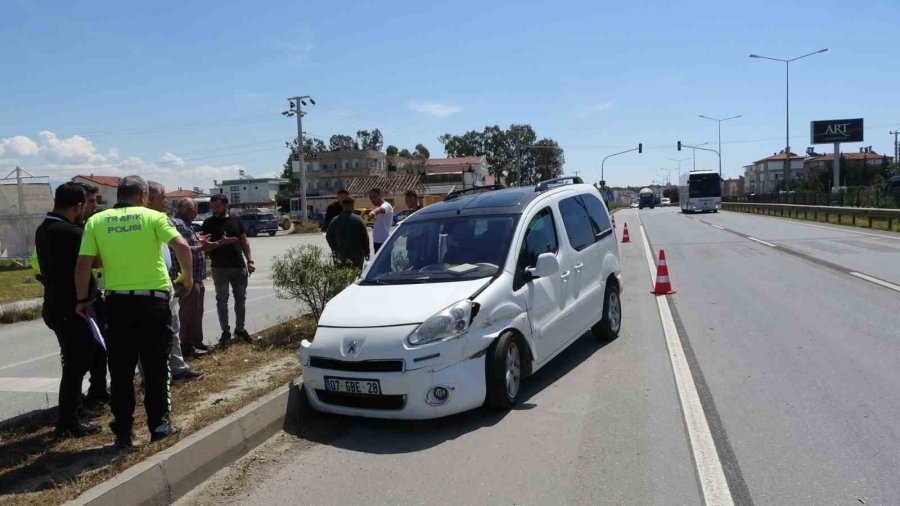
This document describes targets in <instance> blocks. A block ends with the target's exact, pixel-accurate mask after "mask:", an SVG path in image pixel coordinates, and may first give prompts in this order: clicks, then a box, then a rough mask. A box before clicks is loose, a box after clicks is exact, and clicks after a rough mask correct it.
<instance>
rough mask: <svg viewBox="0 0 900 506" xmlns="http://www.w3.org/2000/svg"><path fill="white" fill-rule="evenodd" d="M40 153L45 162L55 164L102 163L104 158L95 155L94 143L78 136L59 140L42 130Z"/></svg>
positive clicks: (54, 135)
mask: <svg viewBox="0 0 900 506" xmlns="http://www.w3.org/2000/svg"><path fill="white" fill-rule="evenodd" d="M39 135H40V137H41V144H40V153H41V156H43V157H44V158H46V159H47V160H53V161H57V162H104V161H106V157H105V156H103V155H99V154H97V150H96V148H95V147H94V143H93V142H91V141H89V140H87V139H86V138H84V137H82V136H80V135H73V136H72V137H69V138H68V139H60V138H59V137H57V136H56V134H55V133H53V132H50V131H48V130H43V131H41V133H40V134H39Z"/></svg>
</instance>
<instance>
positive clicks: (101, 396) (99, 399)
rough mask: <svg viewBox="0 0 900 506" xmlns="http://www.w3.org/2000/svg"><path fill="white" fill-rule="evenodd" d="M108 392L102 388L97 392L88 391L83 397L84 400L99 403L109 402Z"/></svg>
mask: <svg viewBox="0 0 900 506" xmlns="http://www.w3.org/2000/svg"><path fill="white" fill-rule="evenodd" d="M109 398H110V397H109V392H108V391H106V390H104V391H102V392H99V393H93V392H90V391H88V394H87V395H86V396H85V397H84V400H85V401H91V402H95V403H99V404H109Z"/></svg>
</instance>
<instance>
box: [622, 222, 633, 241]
mask: <svg viewBox="0 0 900 506" xmlns="http://www.w3.org/2000/svg"><path fill="white" fill-rule="evenodd" d="M622 242H631V238H629V237H628V223H625V228H624V229H622Z"/></svg>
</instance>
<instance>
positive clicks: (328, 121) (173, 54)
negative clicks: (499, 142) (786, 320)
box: [0, 0, 900, 189]
mask: <svg viewBox="0 0 900 506" xmlns="http://www.w3.org/2000/svg"><path fill="white" fill-rule="evenodd" d="M0 11H2V15H0V48H2V50H0V69H3V72H2V74H0V172H2V173H0V176H3V175H5V174H6V173H7V172H9V171H10V170H12V169H14V168H15V167H16V166H17V165H19V166H21V167H22V168H24V169H26V170H28V171H29V172H30V173H32V174H34V175H40V176H49V178H50V180H51V181H65V180H68V179H69V178H71V177H72V176H74V175H76V174H91V173H93V174H97V175H126V174H133V173H137V174H140V175H143V176H145V177H147V178H149V179H155V180H158V181H161V182H163V183H164V184H166V185H167V187H168V188H169V189H174V188H176V187H185V188H190V187H194V186H199V187H201V188H203V189H208V188H210V187H212V186H213V180H221V179H224V178H235V177H237V175H238V171H239V170H244V171H245V172H246V173H247V174H250V175H254V176H257V177H265V176H275V175H277V174H279V173H280V171H281V166H282V163H283V162H284V160H285V157H286V155H287V150H286V148H285V146H284V142H285V141H287V140H290V139H291V138H293V137H294V136H296V122H295V121H294V120H292V119H286V118H284V117H283V116H282V115H281V114H280V113H281V112H282V111H283V110H284V109H285V108H286V107H287V100H286V98H287V97H290V96H296V95H310V96H312V97H313V98H314V99H315V100H316V103H317V105H315V106H310V107H309V108H308V114H307V115H306V116H305V117H304V124H303V126H304V130H305V132H306V135H311V136H313V137H318V138H322V139H323V140H325V141H326V143H327V140H328V137H330V136H331V135H332V134H335V133H346V134H350V135H353V134H354V133H355V132H356V131H357V130H360V129H369V130H371V129H374V128H379V129H380V130H381V131H382V133H383V134H384V140H385V146H387V145H389V144H393V145H396V146H398V147H400V148H401V149H402V148H409V149H410V150H412V148H413V147H414V146H415V145H416V144H418V143H422V144H424V145H425V146H427V147H428V149H429V150H430V151H431V153H432V156H433V157H437V156H441V155H442V154H443V149H442V146H441V144H440V142H438V140H437V139H438V136H440V135H441V134H443V133H445V132H450V133H454V134H458V133H462V132H465V131H467V130H472V129H476V130H481V129H483V128H484V127H485V126H486V125H495V124H496V125H500V126H502V127H507V126H509V125H510V124H513V123H529V124H531V125H532V126H533V127H534V129H535V130H536V132H537V134H538V136H539V137H551V138H553V139H555V140H557V141H558V142H559V144H560V145H561V146H562V148H563V149H564V150H565V158H566V164H565V172H566V173H567V174H569V175H573V174H575V173H576V171H578V174H579V175H581V176H582V177H584V178H585V179H587V180H589V181H599V180H600V178H601V161H602V160H603V158H604V157H605V156H607V155H610V154H612V153H615V152H618V151H623V150H627V149H630V148H633V147H636V146H637V144H638V143H643V146H644V152H643V153H641V154H638V153H628V154H625V155H621V156H617V157H614V158H610V159H609V160H608V161H607V162H606V164H605V170H604V174H603V176H604V177H605V179H606V181H607V183H608V184H609V185H611V186H620V185H646V184H649V183H650V182H651V181H652V180H657V181H661V180H663V179H665V177H667V176H670V177H671V178H672V179H673V180H674V179H675V178H676V173H677V172H678V170H677V168H678V167H679V162H677V161H674V160H673V159H676V160H677V159H684V158H686V159H687V160H685V161H682V162H680V168H681V171H682V172H684V171H687V170H689V169H690V168H692V167H693V166H694V161H695V160H696V168H697V169H715V168H717V167H718V162H717V158H716V155H715V154H713V153H708V152H701V151H697V156H696V159H695V160H694V159H692V158H691V154H692V153H691V151H690V150H686V151H682V152H678V151H677V150H676V149H675V145H676V141H678V140H681V141H683V142H685V143H692V144H695V145H696V144H701V143H705V142H709V143H710V144H708V145H706V146H705V147H712V148H715V147H716V140H717V131H716V127H717V126H716V122H714V121H710V120H705V119H702V118H699V117H698V115H701V114H703V115H707V116H712V117H719V118H725V117H729V116H735V115H741V117H740V118H737V119H734V120H730V121H726V122H724V123H722V141H723V142H722V162H723V173H724V175H725V176H726V177H734V176H737V175H738V174H741V173H743V169H742V167H743V166H744V165H747V164H749V163H752V162H753V161H755V160H758V159H761V158H765V157H766V156H769V155H772V154H773V153H775V152H776V151H779V150H781V149H783V148H784V143H785V65H784V64H782V63H778V62H774V61H768V60H761V59H751V58H749V57H748V55H749V54H751V53H756V54H759V55H764V56H771V57H775V58H784V59H787V58H792V57H795V56H800V55H803V54H806V53H809V52H812V51H816V50H818V49H822V48H828V52H826V53H823V54H816V55H814V56H811V57H809V58H805V59H802V60H799V61H796V62H794V63H792V64H791V77H790V87H791V96H790V99H791V105H790V118H791V119H790V132H791V147H792V151H794V152H798V153H803V152H804V151H805V149H806V147H807V146H809V145H810V144H809V122H810V121H811V120H814V119H840V118H856V117H861V118H864V119H865V125H866V131H865V137H866V139H865V142H864V143H859V144H848V145H845V146H844V148H843V149H844V150H845V151H858V149H859V147H861V146H872V147H873V149H874V150H875V151H877V152H879V153H887V154H889V155H890V154H892V153H893V137H892V136H890V135H889V134H888V132H889V131H890V130H898V129H900V107H898V102H897V84H896V83H897V82H898V80H900V65H898V63H900V56H898V53H897V42H898V37H897V35H896V34H897V31H896V23H897V19H898V16H900V2H897V0H884V1H866V0H861V1H858V2H847V1H846V0H843V1H833V0H818V1H815V2H811V1H797V2H783V1H773V0H760V1H753V2H740V3H737V2H721V1H704V2H690V1H685V2H669V1H643V2H621V1H615V2H609V1H601V2H598V1H596V0H576V1H564V0H559V1H556V2H534V1H524V0H523V1H515V2H512V1H491V2H484V1H477V2H476V1H469V0H458V1H456V2H422V1H421V0H419V1H392V2H278V1H269V2H259V1H254V2H250V1H244V0H231V1H228V2H215V3H213V2H184V1H178V2H169V1H162V0H161V1H156V2H141V3H135V2H121V1H116V2H112V1H78V0H67V1H39V0H7V1H5V2H3V6H2V7H0ZM819 148H820V149H819V151H820V152H826V151H829V150H831V149H832V148H831V146H819ZM665 169H676V170H672V171H668V172H667V171H665Z"/></svg>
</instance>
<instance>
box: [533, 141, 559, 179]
mask: <svg viewBox="0 0 900 506" xmlns="http://www.w3.org/2000/svg"><path fill="white" fill-rule="evenodd" d="M534 147H535V150H536V158H537V175H538V180H539V181H543V180H546V179H551V178H554V177H559V176H561V175H562V168H563V164H565V163H566V158H565V156H564V155H563V150H562V148H561V147H559V144H557V142H556V141H554V140H553V139H541V140H539V141H537V142H536V143H535V144H534Z"/></svg>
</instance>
